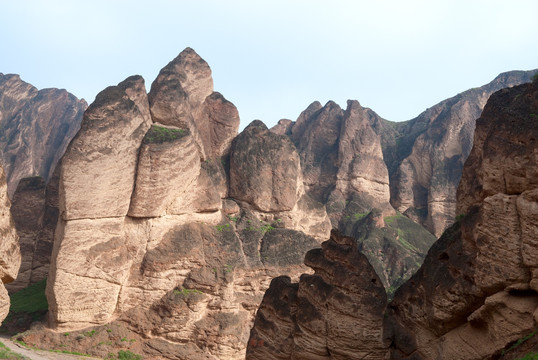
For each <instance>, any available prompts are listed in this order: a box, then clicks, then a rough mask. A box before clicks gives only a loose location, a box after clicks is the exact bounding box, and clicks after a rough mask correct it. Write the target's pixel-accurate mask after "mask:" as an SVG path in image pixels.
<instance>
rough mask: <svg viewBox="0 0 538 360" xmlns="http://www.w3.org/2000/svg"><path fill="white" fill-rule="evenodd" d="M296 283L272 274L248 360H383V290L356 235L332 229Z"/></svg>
mask: <svg viewBox="0 0 538 360" xmlns="http://www.w3.org/2000/svg"><path fill="white" fill-rule="evenodd" d="M305 264H306V265H308V266H310V267H311V268H312V269H314V271H315V272H314V274H313V275H302V276H301V279H300V281H299V283H298V284H297V283H291V281H290V279H289V277H286V276H282V277H278V278H275V279H274V280H273V281H272V282H271V286H270V287H269V289H268V290H267V292H266V294H265V296H264V298H263V301H262V304H261V305H260V308H259V310H258V313H257V315H256V320H255V323H254V327H253V329H252V331H251V334H250V339H249V342H248V348H247V359H364V358H365V357H367V358H369V359H384V358H385V355H386V353H387V349H386V347H385V345H384V344H383V338H382V322H383V312H384V310H385V304H386V299H387V298H386V294H385V289H384V287H383V285H382V284H381V282H380V279H379V277H378V276H377V275H376V273H375V271H374V269H373V268H372V267H371V266H370V264H369V263H368V260H367V259H366V257H365V256H364V255H362V254H361V253H360V252H359V251H358V249H357V243H356V241H355V240H354V239H352V238H349V237H344V236H341V235H339V234H338V233H337V232H335V231H333V232H332V233H331V237H330V239H329V240H328V241H326V242H324V243H323V244H322V248H321V249H315V250H311V251H309V252H308V253H307V255H306V257H305Z"/></svg>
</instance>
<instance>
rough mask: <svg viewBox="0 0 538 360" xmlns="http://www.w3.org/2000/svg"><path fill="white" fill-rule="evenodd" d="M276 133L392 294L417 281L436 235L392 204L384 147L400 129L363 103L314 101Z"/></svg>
mask: <svg viewBox="0 0 538 360" xmlns="http://www.w3.org/2000/svg"><path fill="white" fill-rule="evenodd" d="M272 131H273V132H275V133H283V134H288V136H290V138H291V139H292V141H294V143H295V145H296V147H297V150H298V152H299V157H300V160H301V168H302V169H303V170H302V171H303V183H304V188H305V191H306V194H307V195H309V196H310V197H312V198H314V199H316V200H317V201H320V202H322V203H324V204H325V205H326V208H327V213H328V215H329V216H330V218H331V222H332V226H333V227H334V228H337V229H339V230H340V231H341V232H342V233H344V234H346V235H348V236H353V237H354V238H355V239H356V240H357V241H358V242H359V248H360V250H361V251H362V252H363V253H364V254H365V255H366V256H367V257H368V260H369V261H370V263H371V264H372V265H373V266H374V268H375V270H376V271H377V273H378V275H379V276H380V278H381V281H382V282H383V284H384V285H385V286H386V288H387V289H388V290H389V292H392V291H393V290H394V289H395V288H397V287H398V286H399V285H400V284H401V283H402V282H403V281H404V280H406V279H407V278H409V277H410V276H411V275H412V274H413V273H414V272H415V271H416V269H418V267H419V266H420V264H421V263H422V260H423V259H424V256H425V255H426V252H427V251H428V249H429V247H430V246H431V244H432V243H433V242H434V241H435V237H434V236H433V235H431V234H430V233H429V232H428V231H426V230H424V229H423V228H422V227H421V226H419V225H417V224H415V223H414V222H413V221H412V220H410V219H408V218H406V217H404V216H402V215H401V214H399V213H397V211H396V210H395V209H394V208H393V207H392V205H391V204H390V186H389V185H390V184H389V171H388V168H387V165H386V163H385V161H386V160H385V159H384V148H385V147H386V146H387V143H389V142H390V140H392V142H394V141H395V140H394V139H395V138H396V134H397V131H396V130H395V128H394V126H393V125H392V124H391V123H389V122H387V121H386V120H384V119H382V118H381V117H379V116H378V115H377V114H376V113H375V112H374V111H372V110H371V109H368V108H364V107H362V106H361V105H360V104H359V102H357V101H348V104H347V108H346V110H345V111H344V110H342V109H341V108H340V107H339V106H338V105H337V104H335V103H334V102H328V103H327V104H326V105H325V106H321V104H319V103H318V102H314V103H312V104H311V105H310V106H309V107H308V108H307V109H306V110H305V111H304V112H303V113H302V114H301V115H300V116H299V118H298V119H297V121H296V122H295V123H289V122H286V121H281V123H279V124H278V125H277V126H275V127H274V128H273V129H272ZM395 220H396V221H395Z"/></svg>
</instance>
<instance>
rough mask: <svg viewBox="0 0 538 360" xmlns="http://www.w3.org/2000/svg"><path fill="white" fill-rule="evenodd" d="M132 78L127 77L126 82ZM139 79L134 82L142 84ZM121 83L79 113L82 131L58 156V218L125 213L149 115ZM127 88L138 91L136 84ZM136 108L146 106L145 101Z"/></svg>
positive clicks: (104, 92)
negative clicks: (59, 162) (81, 113)
mask: <svg viewBox="0 0 538 360" xmlns="http://www.w3.org/2000/svg"><path fill="white" fill-rule="evenodd" d="M131 80H132V79H128V80H126V83H130V82H131ZM143 81H144V80H143V79H142V78H141V77H138V78H137V79H136V82H143ZM126 83H120V84H119V85H118V86H111V87H108V88H106V89H105V90H103V91H102V92H101V93H99V94H98V95H97V97H96V98H95V102H94V103H92V104H91V105H90V107H89V108H88V110H87V111H86V112H85V113H84V121H83V122H82V125H81V129H80V131H79V132H78V134H77V135H76V136H75V138H74V139H73V141H72V142H71V144H70V145H69V148H68V150H67V151H66V154H65V156H64V157H63V158H62V173H61V175H60V193H61V195H60V212H61V214H62V218H63V220H74V219H88V218H107V217H119V216H125V215H127V211H128V210H129V204H130V200H131V193H132V191H133V187H134V181H135V171H136V163H137V159H138V148H139V146H140V143H141V142H142V138H143V137H144V135H145V133H146V131H147V130H148V129H149V127H150V126H151V119H147V118H146V117H145V116H144V114H145V113H146V112H147V109H146V110H141V109H140V108H139V106H138V105H137V103H136V102H135V100H137V96H136V94H132V95H128V93H127V92H126V91H125V90H124V88H123V86H124V85H126ZM130 91H133V92H136V91H138V93H140V96H143V94H142V92H143V91H144V90H143V87H142V88H139V87H138V85H136V86H133V87H131V88H130ZM140 105H141V106H146V107H147V106H148V103H147V101H145V102H142V103H141V104H140Z"/></svg>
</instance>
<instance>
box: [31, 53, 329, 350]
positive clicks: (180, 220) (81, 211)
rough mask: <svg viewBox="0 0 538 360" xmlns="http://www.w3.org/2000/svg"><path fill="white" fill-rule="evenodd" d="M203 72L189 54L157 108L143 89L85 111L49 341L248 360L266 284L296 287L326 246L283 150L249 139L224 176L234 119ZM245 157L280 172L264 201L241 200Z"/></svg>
mask: <svg viewBox="0 0 538 360" xmlns="http://www.w3.org/2000/svg"><path fill="white" fill-rule="evenodd" d="M206 66H207V64H205V62H203V60H201V59H199V57H198V55H196V54H195V53H194V52H193V51H192V50H190V49H187V50H185V51H184V52H183V53H181V54H180V56H179V57H178V58H177V59H175V60H174V61H173V62H172V63H170V64H169V65H168V66H167V67H166V68H165V69H163V70H162V71H161V73H160V75H159V77H158V79H157V80H156V81H155V82H154V84H153V85H152V92H151V94H150V95H149V100H148V98H147V97H146V96H145V90H144V86H143V84H144V83H143V79H142V78H140V77H137V76H134V77H130V78H128V79H127V80H125V81H124V82H122V83H120V84H119V85H118V86H113V87H109V88H107V89H105V90H104V91H103V92H101V93H100V94H99V95H98V96H97V98H96V101H95V102H94V103H93V104H92V105H90V107H89V108H88V110H87V111H86V113H85V115H84V120H83V122H82V126H81V129H80V131H79V133H78V134H77V136H76V137H75V138H74V139H73V141H72V142H71V144H70V145H69V147H68V149H67V151H66V154H65V156H64V158H63V159H62V162H61V171H60V174H59V188H60V193H59V204H60V210H61V217H60V220H59V221H58V226H57V228H56V232H55V240H54V249H53V255H52V259H53V260H52V263H51V270H50V274H49V277H48V281H47V298H48V301H49V317H50V319H49V320H50V321H49V323H50V326H51V327H52V328H54V329H56V330H63V331H67V330H69V331H70V332H71V331H77V330H80V329H84V328H87V327H91V326H97V327H99V326H106V324H110V323H112V322H115V323H121V324H123V325H122V326H123V327H124V328H126V329H127V330H126V331H129V332H130V333H132V334H136V337H135V338H136V339H139V340H140V342H141V343H142V344H143V346H142V347H140V351H143V352H144V354H145V355H147V356H149V357H151V358H160V357H166V358H178V359H185V358H189V359H193V358H208V359H239V358H243V357H244V353H245V348H246V342H247V339H248V333H249V329H250V326H251V324H252V321H253V319H254V311H255V309H256V308H257V306H258V305H259V303H260V301H261V298H262V296H263V292H264V291H265V290H266V289H267V287H268V286H269V282H270V279H271V278H272V277H275V276H278V275H282V274H288V275H290V276H292V277H294V278H297V277H298V275H299V274H300V273H303V272H304V271H305V270H307V269H306V268H305V266H304V265H303V264H302V260H303V257H304V254H305V253H306V252H307V251H308V250H310V249H312V248H314V247H316V246H319V243H320V239H321V238H323V237H325V236H326V235H328V233H329V231H330V220H329V218H328V216H327V213H326V211H325V208H324V206H323V205H322V204H320V203H318V202H316V201H314V200H312V199H310V197H308V196H307V195H306V194H305V192H304V189H303V184H302V177H301V171H300V165H299V157H298V154H297V151H296V150H295V147H294V145H293V144H292V143H291V141H290V140H289V139H288V138H287V137H286V136H281V135H276V134H273V133H271V132H269V131H268V130H267V128H265V126H263V129H262V130H263V131H258V132H256V133H255V134H254V135H252V134H250V132H252V128H250V127H249V128H248V129H246V130H245V131H244V133H243V134H242V136H243V137H245V138H246V137H249V136H250V140H249V141H245V144H246V146H245V148H244V149H243V150H244V151H243V150H242V151H243V153H242V155H237V153H233V152H234V151H236V150H238V149H234V150H233V151H232V154H231V155H230V156H229V159H230V161H229V163H227V159H228V157H227V156H226V155H227V154H228V148H229V145H230V140H231V138H232V137H234V136H235V133H233V131H236V130H234V126H235V125H234V124H235V121H236V120H235V119H237V123H238V117H237V111H236V110H235V107H234V106H233V105H232V104H231V103H229V102H227V101H226V100H225V99H224V98H223V97H222V96H221V95H220V94H218V93H214V92H212V80H210V71H209V72H208V70H207V69H208V67H207V68H206ZM197 72H199V73H197ZM207 76H209V79H208V77H207ZM198 82H200V83H198ZM210 85H211V86H210ZM148 104H151V105H148ZM180 115H181V116H183V118H181V116H180ZM178 119H179V120H181V119H187V120H185V122H181V121H183V120H181V121H179V120H178ZM176 120H178V121H179V122H178V121H176ZM230 133H232V136H230ZM208 134H209V135H208ZM234 146H235V145H234ZM251 149H255V150H256V151H251ZM204 154H205V155H204ZM220 156H222V157H223V158H222V159H221V158H219V157H220ZM238 156H239V157H240V156H244V159H243V158H242V161H247V162H249V161H251V162H252V163H253V166H254V167H255V168H259V169H260V171H262V172H264V174H265V172H267V171H270V173H271V172H273V171H275V174H276V175H275V176H274V177H273V181H269V182H267V181H266V179H262V178H260V179H259V180H260V182H261V184H262V186H261V187H259V188H256V191H258V193H259V194H261V195H262V196H260V199H261V200H259V201H258V200H256V201H250V200H249V199H243V198H242V197H241V193H237V191H236V193H233V191H234V189H235V188H234V186H231V185H230V184H231V183H233V180H231V179H233V178H234V177H237V178H240V179H245V178H246V173H248V172H249V171H251V169H248V168H245V167H239V168H237V167H234V159H237V157H238ZM281 160H284V161H283V162H282V164H284V165H287V167H286V166H283V165H282V164H281V163H280V162H281ZM277 165H278V167H277ZM271 166H273V167H274V169H271ZM228 169H229V171H228ZM277 171H281V173H280V174H278V173H276V172H277ZM229 179H230V180H229ZM229 192H230V195H229V194H228V193H229ZM232 193H233V195H232ZM266 194H269V195H268V196H266ZM260 204H261V205H260ZM266 204H269V205H267V206H265V205H266ZM312 235H315V236H312ZM44 336H45V337H47V336H48V335H44ZM37 337H38V338H39V336H37ZM140 337H142V338H140ZM30 338H32V336H30V337H29V339H30ZM52 338H54V336H52ZM33 339H35V338H33ZM29 341H30V340H29ZM32 341H33V340H32ZM36 341H37V340H36ZM185 343H189V344H190V345H189V346H187V347H185V346H184V344H185ZM92 351H93V350H92ZM95 351H98V350H95ZM96 354H99V355H103V354H101V353H98V352H97V353H96ZM172 354H174V355H172ZM104 355H106V354H104Z"/></svg>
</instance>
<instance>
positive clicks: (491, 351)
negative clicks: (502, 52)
mask: <svg viewBox="0 0 538 360" xmlns="http://www.w3.org/2000/svg"><path fill="white" fill-rule="evenodd" d="M537 113H538V79H536V80H534V82H533V83H532V84H524V85H520V86H517V87H514V88H510V89H504V90H501V91H498V92H496V93H494V94H493V95H492V96H491V98H490V99H489V101H488V103H487V105H486V107H485V109H484V111H483V113H482V116H481V117H480V118H479V119H478V120H477V122H476V134H475V138H474V146H473V148H472V151H471V153H470V156H469V158H468V160H467V162H466V163H465V167H464V171H463V174H464V175H463V178H462V181H461V183H460V186H459V188H458V194H457V211H458V212H459V213H460V214H461V216H460V217H459V218H458V221H457V222H456V223H455V224H454V225H452V226H451V227H450V228H449V229H448V230H447V231H445V233H444V234H443V236H442V237H441V238H440V239H439V240H438V241H437V242H436V243H435V244H434V245H433V246H432V248H431V249H430V251H429V252H428V255H427V256H426V258H425V260H424V264H423V265H422V267H421V268H420V269H419V271H418V272H417V273H416V274H415V275H413V276H412V277H411V279H410V280H408V281H407V282H406V283H405V284H403V285H402V286H401V287H400V288H399V289H398V290H397V291H396V294H395V296H394V300H393V301H392V302H391V303H389V304H388V307H387V311H386V312H385V313H384V311H385V305H386V302H385V301H386V300H385V298H384V296H383V295H384V294H383V292H382V290H383V289H382V288H381V287H379V286H378V285H376V284H377V282H378V281H379V278H377V277H376V276H375V273H374V271H373V269H372V267H371V266H370V265H369V263H368V262H367V261H366V259H365V258H364V257H363V256H362V255H360V253H359V252H358V249H357V248H355V247H354V246H355V241H353V239H350V238H344V239H343V240H342V238H340V237H338V236H336V235H335V233H333V234H332V235H331V239H330V241H328V242H325V243H323V245H322V249H321V250H311V251H310V252H309V253H308V254H307V256H306V257H305V263H306V264H307V265H309V266H312V267H313V268H314V269H315V274H314V275H303V276H301V280H300V282H299V284H292V283H291V282H290V280H289V279H287V278H285V277H280V278H276V279H274V280H273V281H272V283H271V287H270V288H269V290H268V291H267V293H266V295H265V296H264V300H263V301H262V304H261V305H260V308H259V310H258V313H257V316H256V321H255V325H254V327H253V329H252V331H251V337H250V339H249V343H248V349H247V358H248V359H303V358H304V359H307V358H308V359H314V358H316V359H325V358H326V359H329V358H335V359H336V358H346V359H354V358H357V359H359V358H360V359H362V358H390V359H414V360H419V359H465V360H471V359H472V360H479V359H496V358H499V357H500V356H501V355H502V354H504V353H509V352H511V351H512V349H514V348H515V347H516V346H517V345H519V344H520V343H522V342H523V341H524V339H529V338H532V336H533V335H534V334H535V333H536V329H537V327H538V315H537V314H538V261H537V259H538V253H537V249H538V243H537V241H536V239H537V238H538V222H537V220H536V219H538V180H537V179H538V177H537V176H536V175H537V171H538V143H537V141H536V139H537V138H538V127H537V126H536V124H537V121H538V115H537ZM344 254H345V256H342V255H344ZM370 279H371V282H370V283H368V281H369V280H370ZM354 285H358V286H359V289H360V290H359V291H356V290H355V289H356V288H355V287H354ZM364 289H368V290H367V291H364ZM333 294H334V295H333ZM373 304H375V305H373ZM331 309H338V311H334V312H333V313H331ZM383 313H384V315H383ZM364 314H367V315H368V316H364ZM350 320H352V321H350ZM382 323H383V324H382ZM331 325H332V326H334V325H336V326H335V327H334V328H335V329H338V330H343V331H340V332H338V331H331V330H332V328H331ZM349 325H351V326H349ZM348 326H349V327H348ZM376 331H383V334H384V335H383V337H384V344H382V342H383V341H382V340H380V336H381V335H380V334H379V332H376ZM361 336H362V337H364V336H371V337H370V338H369V339H370V340H372V343H368V342H367V340H365V339H364V338H361ZM532 343H534V344H536V341H534V342H532V341H531V346H532ZM333 344H338V345H337V346H335V347H331V346H332V345H333ZM363 349H368V350H369V351H371V352H368V353H367V352H361V351H362V350H363ZM387 352H388V353H387ZM519 354H521V355H523V354H524V353H523V352H521V351H520V352H519ZM512 355H513V354H511V355H509V356H511V357H510V358H515V357H514V356H512Z"/></svg>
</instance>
